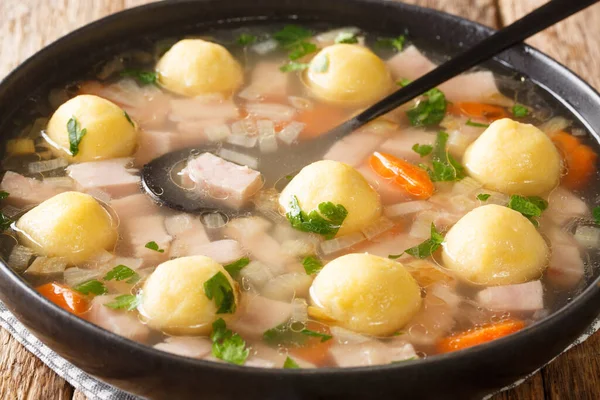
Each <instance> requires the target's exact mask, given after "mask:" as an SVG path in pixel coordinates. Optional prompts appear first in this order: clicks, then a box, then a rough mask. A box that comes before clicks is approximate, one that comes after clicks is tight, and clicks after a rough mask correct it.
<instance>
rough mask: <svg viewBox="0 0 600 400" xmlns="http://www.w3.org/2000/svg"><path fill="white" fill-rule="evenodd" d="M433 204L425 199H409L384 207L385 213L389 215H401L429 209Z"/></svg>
mask: <svg viewBox="0 0 600 400" xmlns="http://www.w3.org/2000/svg"><path fill="white" fill-rule="evenodd" d="M432 207H433V205H432V204H431V203H430V202H428V201H425V200H416V201H408V202H405V203H397V204H393V205H391V206H387V207H385V208H384V210H383V213H384V214H385V215H386V216H387V217H399V216H402V215H407V214H414V213H416V212H419V211H424V210H429V209H431V208H432Z"/></svg>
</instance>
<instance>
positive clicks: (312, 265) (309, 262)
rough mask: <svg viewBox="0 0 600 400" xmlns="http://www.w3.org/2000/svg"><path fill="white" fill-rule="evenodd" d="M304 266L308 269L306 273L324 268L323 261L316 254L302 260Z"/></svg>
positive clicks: (309, 273) (314, 272)
mask: <svg viewBox="0 0 600 400" xmlns="http://www.w3.org/2000/svg"><path fill="white" fill-rule="evenodd" d="M302 266H303V267H304V270H305V271H306V275H312V274H316V273H317V272H319V271H320V270H321V268H323V263H321V261H319V259H318V258H317V257H315V256H307V257H304V260H302Z"/></svg>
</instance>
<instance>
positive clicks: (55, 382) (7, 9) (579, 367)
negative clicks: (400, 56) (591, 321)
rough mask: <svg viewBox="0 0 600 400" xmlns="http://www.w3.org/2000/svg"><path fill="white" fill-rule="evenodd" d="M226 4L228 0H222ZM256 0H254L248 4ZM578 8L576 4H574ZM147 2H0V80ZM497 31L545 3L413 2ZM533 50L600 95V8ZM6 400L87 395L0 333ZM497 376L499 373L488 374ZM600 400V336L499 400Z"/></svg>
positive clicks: (541, 39) (553, 31) (541, 38)
mask: <svg viewBox="0 0 600 400" xmlns="http://www.w3.org/2000/svg"><path fill="white" fill-rule="evenodd" d="M223 1H226V0H223ZM249 1H251V0H249ZM574 1H575V0H574ZM148 2H150V1H149V0H0V55H1V57H0V78H2V77H3V76H5V75H6V74H7V73H8V72H10V71H11V70H12V69H13V68H15V67H16V66H17V65H18V64H19V63H21V62H22V61H23V60H25V59H26V58H27V57H29V56H30V55H32V54H33V53H35V52H36V51H38V50H39V49H40V48H42V47H43V46H45V45H47V44H48V43H51V42H52V41H54V40H56V39H57V38H59V37H61V36H62V35H64V34H66V33H68V32H70V31H72V30H73V29H76V28H78V27H80V26H82V25H85V24H87V23H89V22H91V21H94V20H96V19H98V18H101V17H103V16H106V15H109V14H111V13H114V12H117V11H120V10H122V9H125V8H129V7H133V6H137V5H141V4H145V3H148ZM407 2H409V3H413V4H418V5H422V6H425V7H431V8H435V9H439V10H443V11H446V12H449V13H452V14H456V15H460V16H463V17H466V18H469V19H472V20H475V21H479V22H481V23H483V24H486V25H489V26H492V27H495V28H498V27H501V26H504V25H506V24H510V23H511V22H512V21H514V20H516V19H518V18H520V17H521V16H523V15H524V14H526V13H527V12H529V11H531V10H533V9H534V8H535V7H537V6H539V5H541V4H542V3H544V2H545V1H544V0H408V1H407ZM529 43H530V44H532V45H533V46H535V47H537V48H539V49H540V50H542V51H544V52H546V53H548V54H550V55H551V56H552V57H554V58H556V59H557V60H559V61H560V62H562V63H564V64H565V65H567V66H568V67H569V68H571V69H572V70H574V71H575V72H576V73H578V74H579V75H580V76H582V77H583V78H584V79H586V80H587V81H588V82H590V83H591V84H592V85H593V86H594V87H596V89H600V74H599V73H598V72H599V71H600V4H599V5H596V6H593V7H591V8H589V9H587V10H585V11H584V12H582V13H579V14H577V15H575V16H573V17H571V18H569V19H568V20H566V21H563V22H562V23H560V24H558V25H556V26H554V27H552V28H550V29H548V30H546V31H544V32H542V33H540V34H538V35H536V36H535V37H533V38H531V39H530V40H529ZM0 343H1V345H2V347H1V350H0V399H19V400H21V399H32V400H34V399H52V400H53V399H60V400H62V399H74V400H85V396H83V395H82V394H81V393H79V392H77V391H74V390H73V388H72V387H71V386H70V385H69V384H68V383H66V382H65V381H64V380H63V379H62V378H60V377H59V376H58V375H56V374H55V373H54V372H53V371H52V370H50V369H49V368H47V367H46V366H45V365H44V364H42V363H41V362H40V361H39V360H38V359H37V358H35V357H34V356H33V355H31V354H30V353H29V352H28V351H27V350H25V348H24V347H22V346H21V345H20V344H18V343H17V342H16V341H15V340H14V339H12V338H11V337H10V336H9V335H8V333H7V332H6V331H4V330H0ZM490 373H494V371H490ZM570 399H578V400H579V399H581V400H585V399H590V400H592V399H600V333H599V334H596V335H594V336H593V337H592V338H590V339H589V340H588V341H586V342H585V343H584V344H582V345H579V346H577V347H575V348H574V349H572V350H570V351H569V352H567V353H566V354H564V355H562V356H561V357H559V358H558V359H557V360H555V361H554V362H553V363H552V364H550V365H548V366H546V367H545V368H544V369H543V370H542V371H541V372H539V373H537V374H536V375H534V376H533V377H532V378H531V379H529V380H528V381H526V382H525V383H524V384H522V385H520V386H519V387H517V388H515V389H512V390H509V391H507V392H504V393H501V394H499V395H497V396H495V397H494V400H570Z"/></svg>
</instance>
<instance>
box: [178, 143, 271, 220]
mask: <svg viewBox="0 0 600 400" xmlns="http://www.w3.org/2000/svg"><path fill="white" fill-rule="evenodd" d="M185 171H186V172H187V174H188V176H189V178H190V179H191V180H192V181H194V182H195V183H196V189H197V190H199V191H200V192H201V193H202V194H204V195H206V196H210V197H212V198H213V199H216V200H217V201H220V202H222V203H224V204H226V205H227V206H229V207H231V208H234V209H240V208H242V207H243V206H245V205H246V204H247V203H248V202H249V200H250V198H251V197H252V196H253V195H254V194H255V193H256V192H258V191H259V190H260V188H261V187H262V184H263V181H262V178H261V175H260V172H258V171H255V170H253V169H250V168H248V167H247V166H240V165H238V164H234V163H232V162H229V161H225V160H223V159H222V158H219V157H217V156H215V155H213V154H211V153H203V154H201V155H200V156H198V157H196V158H195V159H193V160H191V161H189V162H188V165H187V167H186V169H185Z"/></svg>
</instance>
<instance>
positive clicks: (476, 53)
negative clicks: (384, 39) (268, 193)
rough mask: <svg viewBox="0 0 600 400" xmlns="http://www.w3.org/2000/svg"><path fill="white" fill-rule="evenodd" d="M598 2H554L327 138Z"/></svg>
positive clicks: (343, 132)
mask: <svg viewBox="0 0 600 400" xmlns="http://www.w3.org/2000/svg"><path fill="white" fill-rule="evenodd" d="M597 1H599V0H551V1H549V2H548V3H546V4H544V5H543V6H541V7H539V8H537V9H535V10H534V11H532V12H531V13H529V14H527V15H525V16H524V17H523V18H521V19H519V20H517V21H515V22H513V23H512V24H511V25H509V26H507V27H505V28H503V29H501V30H499V31H497V32H495V33H494V34H493V35H491V36H489V37H487V38H486V39H484V40H482V41H481V42H479V43H477V44H476V45H475V46H473V47H471V48H469V49H467V50H465V51H464V52H462V53H460V54H459V55H457V56H456V57H454V58H452V59H451V60H449V61H447V62H445V63H444V64H442V65H440V66H439V67H437V68H436V69H434V70H433V71H431V72H429V73H428V74H426V75H423V76H422V77H420V78H418V79H417V80H415V81H413V82H411V83H410V84H408V85H406V86H404V87H403V88H401V89H399V90H397V91H395V92H394V93H392V94H391V95H389V96H387V97H385V98H384V99H383V100H381V101H379V102H377V103H375V104H374V105H372V106H371V107H369V108H367V109H366V110H365V111H363V112H361V113H360V114H358V115H357V116H355V117H354V118H352V119H350V120H348V121H346V122H344V123H343V124H342V125H340V126H338V127H336V128H333V129H332V131H330V132H329V133H328V134H327V136H335V137H337V138H339V137H342V136H344V135H346V134H348V133H350V132H352V131H353V130H355V129H357V128H359V127H360V126H362V125H364V124H366V123H367V122H370V121H372V120H374V119H375V118H377V117H380V116H382V115H384V114H386V113H388V112H389V111H391V110H393V109H394V108H396V107H398V106H400V105H402V104H404V103H406V102H408V101H410V100H412V99H414V98H415V97H417V96H419V95H421V94H423V93H424V92H426V91H428V90H430V89H433V88H435V87H436V86H439V85H440V84H442V83H444V82H445V81H447V80H448V79H450V78H453V77H455V76H457V75H459V74H461V73H463V72H465V71H467V70H468V69H470V68H472V67H474V66H476V65H478V64H480V63H481V62H483V61H486V60H488V59H490V58H492V57H493V56H495V55H497V54H498V53H500V52H502V51H503V50H506V49H507V48H509V47H511V46H513V45H515V44H517V43H519V42H522V41H523V40H525V39H527V38H528V37H530V36H532V35H534V34H536V33H538V32H540V31H542V30H544V29H546V28H547V27H549V26H551V25H553V24H555V23H557V22H559V21H561V20H563V19H565V18H567V17H569V16H571V15H572V14H575V13H576V12H578V11H580V10H582V9H584V8H586V7H588V6H590V5H592V4H594V3H596V2H597Z"/></svg>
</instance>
